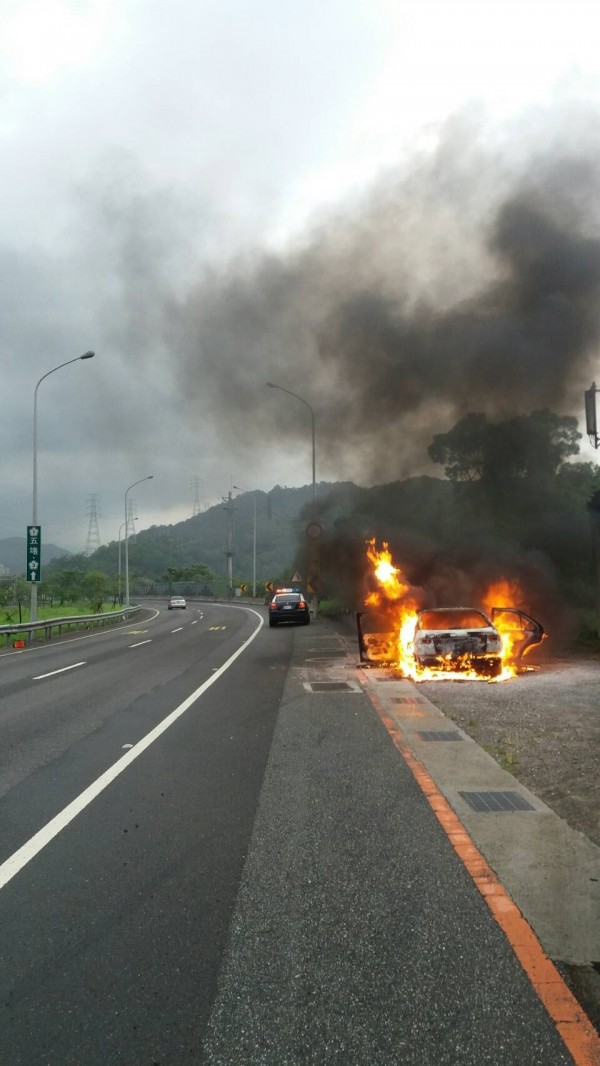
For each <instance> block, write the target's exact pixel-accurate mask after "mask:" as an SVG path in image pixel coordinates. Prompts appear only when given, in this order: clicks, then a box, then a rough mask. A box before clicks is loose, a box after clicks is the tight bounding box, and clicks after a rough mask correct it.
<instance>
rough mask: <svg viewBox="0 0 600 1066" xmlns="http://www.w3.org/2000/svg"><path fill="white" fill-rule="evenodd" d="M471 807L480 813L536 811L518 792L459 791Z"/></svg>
mask: <svg viewBox="0 0 600 1066" xmlns="http://www.w3.org/2000/svg"><path fill="white" fill-rule="evenodd" d="M458 794H459V796H462V798H463V799H464V800H466V802H467V803H468V804H469V807H470V808H471V809H472V810H474V811H477V812H478V813H479V814H489V813H490V812H491V811H509V812H510V811H534V810H535V807H532V806H531V803H528V802H527V800H526V799H523V796H520V795H519V793H518V792H459V793H458Z"/></svg>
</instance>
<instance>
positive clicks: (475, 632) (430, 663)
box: [356, 541, 545, 681]
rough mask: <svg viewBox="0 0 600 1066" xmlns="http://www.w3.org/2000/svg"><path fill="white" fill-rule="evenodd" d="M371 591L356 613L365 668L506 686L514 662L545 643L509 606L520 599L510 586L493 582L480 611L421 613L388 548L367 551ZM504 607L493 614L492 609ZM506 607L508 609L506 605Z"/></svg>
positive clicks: (536, 626)
mask: <svg viewBox="0 0 600 1066" xmlns="http://www.w3.org/2000/svg"><path fill="white" fill-rule="evenodd" d="M367 554H368V558H369V561H370V562H371V563H372V564H373V568H374V569H373V576H374V578H375V581H376V586H375V587H373V588H372V589H371V592H370V593H369V595H368V597H367V599H366V601H365V606H366V607H367V608H370V610H366V611H361V612H358V613H357V616H356V621H357V627H358V642H359V648H360V657H361V661H362V662H366V663H371V664H378V665H382V666H396V667H397V668H399V669H400V670H401V671H402V673H403V674H404V676H405V677H410V678H412V680H413V681H436V680H447V679H449V678H452V677H456V678H461V679H469V680H483V681H495V680H497V681H504V680H507V679H508V678H510V677H514V676H515V674H516V673H517V672H518V669H519V660H520V659H521V658H522V657H523V655H525V654H526V652H528V651H529V649H530V648H533V647H535V646H536V645H538V644H541V642H542V640H544V638H545V633H544V627H543V626H542V625H541V624H540V622H537V621H536V620H535V619H534V618H532V617H531V616H530V615H528V614H526V613H525V611H522V610H520V609H518V608H517V607H515V606H513V605H511V599H512V603H513V604H514V602H515V598H516V599H517V602H518V601H519V600H521V602H522V596H521V593H520V590H519V588H518V587H517V584H516V583H515V582H514V581H512V582H511V581H500V582H496V583H494V584H492V585H490V587H489V588H488V589H487V592H486V594H485V596H484V597H483V598H482V603H483V607H484V608H485V609H482V608H481V607H434V608H425V609H424V608H423V606H422V603H421V604H419V603H418V599H419V597H421V599H423V598H424V595H425V590H423V589H420V590H418V589H415V588H413V587H412V586H410V584H409V582H408V580H407V578H406V577H405V575H404V573H403V572H402V570H401V569H400V568H399V567H396V566H394V565H393V563H392V559H391V555H390V552H389V550H388V547H387V545H386V544H384V546H383V550H382V551H377V550H376V548H375V544H374V542H372V541H370V542H369V545H368V551H367ZM502 600H504V603H505V604H507V605H506V606H503V607H494V606H492V604H493V603H494V601H495V602H496V603H498V601H500V603H502ZM507 601H508V603H507Z"/></svg>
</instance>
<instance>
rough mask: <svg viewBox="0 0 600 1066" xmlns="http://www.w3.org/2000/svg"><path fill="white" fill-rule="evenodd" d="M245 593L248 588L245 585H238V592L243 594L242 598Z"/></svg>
mask: <svg viewBox="0 0 600 1066" xmlns="http://www.w3.org/2000/svg"><path fill="white" fill-rule="evenodd" d="M247 591H248V586H247V585H240V592H243V593H244V596H245V595H246V593H247Z"/></svg>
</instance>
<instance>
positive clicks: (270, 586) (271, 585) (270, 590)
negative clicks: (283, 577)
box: [265, 581, 274, 592]
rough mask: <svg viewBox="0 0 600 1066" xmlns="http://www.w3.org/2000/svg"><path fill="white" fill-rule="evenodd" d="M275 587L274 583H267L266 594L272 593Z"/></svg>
mask: <svg viewBox="0 0 600 1066" xmlns="http://www.w3.org/2000/svg"><path fill="white" fill-rule="evenodd" d="M273 587H274V586H273V582H272V581H265V592H272V591H273Z"/></svg>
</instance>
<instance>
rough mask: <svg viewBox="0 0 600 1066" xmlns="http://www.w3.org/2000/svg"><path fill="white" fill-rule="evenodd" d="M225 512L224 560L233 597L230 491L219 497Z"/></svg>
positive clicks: (230, 592)
mask: <svg viewBox="0 0 600 1066" xmlns="http://www.w3.org/2000/svg"><path fill="white" fill-rule="evenodd" d="M221 499H222V500H223V503H224V504H225V510H226V511H227V538H226V541H225V558H226V562H227V588H228V589H229V595H230V596H233V495H232V492H231V489H230V490H229V492H228V493H227V496H221Z"/></svg>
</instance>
